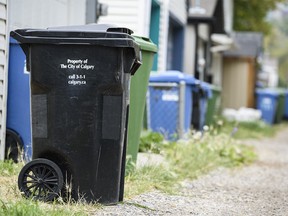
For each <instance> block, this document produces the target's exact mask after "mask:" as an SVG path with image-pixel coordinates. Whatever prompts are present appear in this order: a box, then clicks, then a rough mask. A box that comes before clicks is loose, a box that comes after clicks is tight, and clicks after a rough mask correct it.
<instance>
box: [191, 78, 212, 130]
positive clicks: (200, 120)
mask: <svg viewBox="0 0 288 216" xmlns="http://www.w3.org/2000/svg"><path fill="white" fill-rule="evenodd" d="M192 94H193V111H192V120H191V123H192V126H193V128H194V129H196V130H203V127H204V125H205V124H206V113H207V106H208V100H209V99H210V98H211V97H212V89H211V86H210V85H209V84H208V83H206V82H203V81H201V82H200V83H199V86H198V88H193V93H192Z"/></svg>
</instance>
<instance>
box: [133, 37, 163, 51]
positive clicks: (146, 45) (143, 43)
mask: <svg viewBox="0 0 288 216" xmlns="http://www.w3.org/2000/svg"><path fill="white" fill-rule="evenodd" d="M132 36H133V38H134V40H135V41H136V43H138V44H139V46H140V49H141V50H146V51H150V52H155V53H156V52H157V51H158V48H157V46H156V44H154V43H153V42H152V40H150V38H146V37H142V36H136V35H132Z"/></svg>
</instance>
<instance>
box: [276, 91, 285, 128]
mask: <svg viewBox="0 0 288 216" xmlns="http://www.w3.org/2000/svg"><path fill="white" fill-rule="evenodd" d="M276 90H277V91H278V93H279V98H278V105H277V108H276V116H275V123H280V122H281V121H282V119H283V117H284V113H285V89H281V88H277V89H276Z"/></svg>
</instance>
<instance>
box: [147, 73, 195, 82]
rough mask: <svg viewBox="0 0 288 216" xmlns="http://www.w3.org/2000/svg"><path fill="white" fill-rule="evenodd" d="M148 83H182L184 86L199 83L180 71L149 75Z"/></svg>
mask: <svg viewBox="0 0 288 216" xmlns="http://www.w3.org/2000/svg"><path fill="white" fill-rule="evenodd" d="M149 81H150V82H176V83H180V82H181V81H184V82H185V83H186V84H191V85H198V84H200V81H199V80H197V79H196V78H195V77H193V76H192V75H188V74H184V73H182V72H180V71H176V70H170V71H165V72H159V73H152V74H151V75H150V79H149Z"/></svg>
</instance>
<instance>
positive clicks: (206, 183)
mask: <svg viewBox="0 0 288 216" xmlns="http://www.w3.org/2000/svg"><path fill="white" fill-rule="evenodd" d="M247 144H249V145H253V146H255V148H256V151H257V153H258V155H259V160H258V161H257V162H256V163H254V164H253V165H250V166H246V167H243V168H240V169H233V170H231V169H225V168H219V169H217V170H214V171H212V172H211V173H209V174H208V175H205V176H202V177H200V178H199V179H197V180H194V181H187V182H183V184H182V186H183V187H182V190H181V191H180V192H179V195H167V194H163V193H161V192H159V191H153V192H149V193H146V194H142V195H139V196H137V197H134V198H133V199H131V200H126V201H125V202H124V203H123V204H118V205H115V206H105V207H103V208H102V209H101V210H100V211H97V213H96V214H95V215H123V216H124V215H125V216H126V215H133V216H136V215H137V216H138V215H211V216H212V215H213V216H217V215H225V216H226V215H228V216H230V215H231V216H234V215H239V216H240V215H241V216H242V215H251V216H252V215H253V216H258V215H259V216H266V215H267V216H268V215H269V216H272V215H275V216H276V215H277V216H278V215H279V216H287V215H288V128H286V129H284V130H283V131H281V132H280V133H279V134H278V135H277V136H276V137H275V138H273V139H263V140H261V141H255V140H251V141H247Z"/></svg>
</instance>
